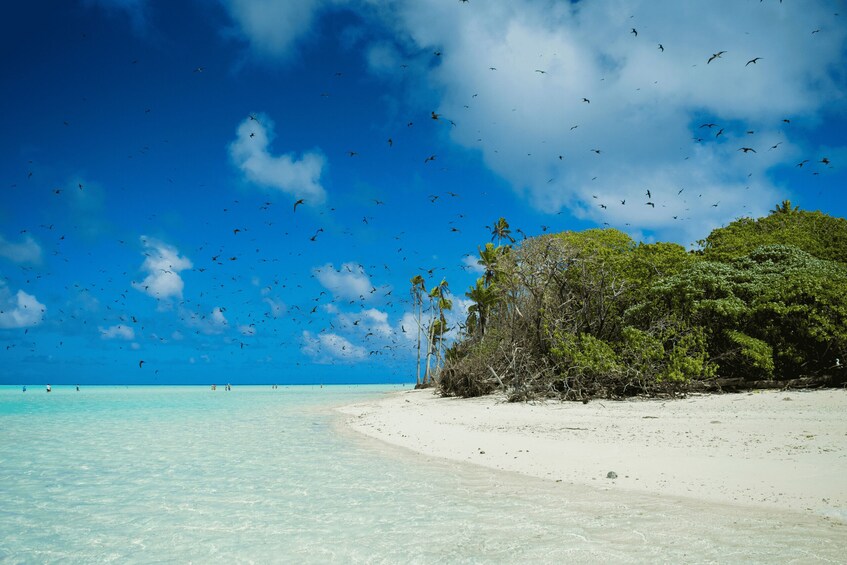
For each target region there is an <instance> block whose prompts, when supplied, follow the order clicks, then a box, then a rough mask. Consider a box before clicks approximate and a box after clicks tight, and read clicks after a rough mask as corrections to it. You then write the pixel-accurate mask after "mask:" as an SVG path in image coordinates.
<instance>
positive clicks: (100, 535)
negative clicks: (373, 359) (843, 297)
mask: <svg viewBox="0 0 847 565" xmlns="http://www.w3.org/2000/svg"><path fill="white" fill-rule="evenodd" d="M223 384H225V383H223ZM402 388H403V387H402V386H398V385H334V386H323V387H321V386H320V385H308V386H291V385H280V386H279V388H276V389H274V388H272V387H271V386H270V385H261V386H233V389H232V390H231V391H226V390H224V387H223V385H222V384H219V385H218V388H217V390H215V391H212V390H210V388H209V387H208V386H205V387H204V386H199V385H189V386H165V385H154V386H147V385H145V386H131V385H119V386H86V387H81V390H80V391H79V392H77V391H76V390H75V387H74V386H73V385H66V386H60V387H56V388H54V390H53V392H51V393H50V394H46V393H45V392H44V389H39V388H29V387H28V390H27V392H26V393H24V392H22V391H21V389H20V388H19V387H12V386H2V387H0V461H2V465H0V531H2V532H3V536H0V561H2V562H4V563H7V562H8V563H27V562H37V563H47V562H58V561H62V562H72V563H88V562H120V563H148V562H161V561H177V562H203V563H210V562H214V563H245V562H296V563H351V562H355V563H364V562H367V563H434V562H435V563H478V562H485V563H514V562H517V561H522V562H529V563H545V562H555V561H561V562H598V561H601V562H618V563H635V562H655V561H666V562H692V561H693V562H703V561H708V562H739V561H743V562H746V563H750V562H762V563H766V562H774V560H776V561H779V562H792V561H793V562H804V561H809V560H812V559H822V560H826V559H832V560H838V559H839V558H840V556H841V555H842V552H843V547H844V544H843V541H842V542H838V541H837V538H836V537H835V533H836V532H834V531H832V532H829V531H821V530H820V529H819V524H818V525H816V523H815V522H814V521H804V520H803V519H802V518H800V517H795V516H788V515H782V514H778V513H773V512H768V511H761V510H757V509H747V508H738V507H729V506H718V505H707V504H698V503H694V502H691V501H685V500H677V499H672V498H664V497H650V496H640V495H632V496H626V497H622V496H621V495H620V494H618V493H613V492H607V491H604V490H602V489H600V488H598V489H589V490H586V489H584V488H576V487H574V486H573V485H567V484H555V483H552V482H551V481H542V480H540V479H531V478H527V477H522V476H516V475H512V474H509V473H503V472H496V471H491V470H487V469H482V468H479V467H474V466H470V465H462V464H455V463H449V462H445V461H441V460H433V459H428V458H426V457H423V456H419V455H414V454H411V453H409V452H407V451H405V450H402V449H399V448H393V447H390V446H387V445H384V444H382V443H380V442H378V441H375V440H372V439H369V438H365V437H363V436H360V435H358V434H356V433H354V432H352V431H350V430H348V429H347V428H345V426H344V418H345V417H344V416H343V415H341V414H339V413H338V412H337V411H335V410H334V409H333V408H334V407H337V406H340V405H344V404H350V403H356V402H362V401H367V400H372V399H374V398H376V397H378V396H380V395H383V394H386V393H390V392H392V391H394V390H399V389H402ZM397 433H402V430H397ZM794 518H797V520H794Z"/></svg>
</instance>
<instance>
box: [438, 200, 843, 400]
mask: <svg viewBox="0 0 847 565" xmlns="http://www.w3.org/2000/svg"><path fill="white" fill-rule="evenodd" d="M498 222H500V224H501V225H504V224H505V225H506V226H508V224H507V223H506V222H505V220H503V219H502V218H501V219H500V220H498ZM479 251H480V260H479V262H480V264H481V265H483V267H484V269H485V274H484V276H482V277H480V279H479V280H478V281H477V283H476V285H475V286H474V287H471V289H469V290H468V292H467V293H466V296H467V297H469V298H470V299H471V300H472V301H473V302H474V304H473V306H471V308H470V309H469V315H468V320H467V323H466V325H465V328H464V335H463V336H462V337H461V338H460V339H459V340H457V341H456V342H455V343H453V345H452V346H451V348H450V349H449V350H448V352H447V354H446V356H445V364H444V366H443V369H442V370H441V371H440V373H439V375H438V384H439V386H440V388H441V390H442V392H443V393H444V394H451V395H463V396H472V395H479V394H486V393H488V392H491V391H493V390H495V389H505V390H507V391H508V392H509V393H510V395H511V397H512V398H513V399H525V398H530V397H536V396H560V397H563V398H569V399H582V400H587V399H589V398H592V397H618V396H624V395H631V394H645V393H646V394H674V393H677V392H685V391H688V390H693V389H698V388H706V387H711V388H715V387H720V386H721V384H722V383H724V384H726V383H730V382H731V383H735V384H736V385H737V384H738V383H739V382H740V383H742V384H744V383H746V384H748V385H749V386H763V383H781V382H782V383H787V382H789V381H791V382H793V381H792V380H796V379H806V382H811V383H839V382H845V381H847V375H845V373H847V371H845V370H844V368H843V367H844V364H845V362H847V264H845V263H844V261H845V258H847V221H845V220H843V219H840V218H832V217H829V216H826V215H824V214H821V213H819V212H804V211H800V210H798V209H796V208H795V207H792V206H791V204H790V202H787V201H786V202H783V203H782V204H780V205H779V206H777V208H776V209H775V210H774V211H773V212H772V213H771V214H770V215H769V216H768V217H766V218H761V219H759V220H738V221H736V222H733V223H732V224H730V225H729V226H727V227H725V228H720V229H717V230H715V231H713V232H712V233H711V234H710V235H709V237H708V238H706V240H704V242H703V248H702V250H699V251H696V252H686V251H685V249H684V248H683V247H681V246H679V245H676V244H673V243H652V244H643V243H635V242H634V241H633V240H632V239H631V238H630V237H629V236H627V235H626V234H624V233H622V232H620V231H618V230H614V229H591V230H586V231H583V232H564V233H560V234H553V235H543V236H540V237H536V238H530V239H527V240H524V241H523V242H522V243H521V244H520V245H519V246H515V247H512V246H511V245H509V244H507V245H497V246H494V245H493V244H492V243H488V244H486V246H485V247H484V248H480V250H479Z"/></svg>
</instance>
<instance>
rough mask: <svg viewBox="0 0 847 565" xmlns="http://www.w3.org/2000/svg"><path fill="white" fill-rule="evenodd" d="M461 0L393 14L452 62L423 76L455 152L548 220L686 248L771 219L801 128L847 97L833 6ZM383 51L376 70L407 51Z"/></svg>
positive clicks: (373, 55)
mask: <svg viewBox="0 0 847 565" xmlns="http://www.w3.org/2000/svg"><path fill="white" fill-rule="evenodd" d="M459 4H460V3H452V4H451V3H445V2H442V1H440V0H420V1H415V2H401V3H396V4H392V5H390V6H384V7H383V8H382V9H381V13H382V14H383V16H384V21H385V22H386V25H387V26H388V27H389V28H390V29H393V31H394V34H393V35H394V39H395V41H396V43H397V44H398V45H400V46H401V47H402V50H403V51H404V52H405V53H431V52H432V50H438V51H440V52H442V55H441V57H439V62H438V64H437V65H434V66H433V65H430V66H429V71H428V72H427V73H426V74H425V75H424V76H425V79H424V80H425V81H426V86H429V87H432V88H434V90H435V91H436V92H438V93H440V102H439V103H438V105H437V106H438V107H437V110H436V111H437V112H438V113H440V114H442V115H444V116H446V117H449V118H450V119H452V120H454V121H455V122H456V127H454V128H451V129H450V130H449V131H450V135H451V137H452V140H453V142H455V143H457V144H459V145H461V146H464V147H468V148H473V149H475V150H478V151H479V152H480V154H481V156H482V159H483V160H484V162H485V163H486V164H487V166H488V167H489V168H490V169H491V170H493V171H495V172H496V173H498V174H499V175H500V176H502V177H503V178H504V179H506V180H507V181H509V183H510V184H511V185H512V187H513V188H514V189H515V191H517V192H518V193H520V194H524V195H526V197H527V199H528V200H529V201H530V202H531V203H532V204H533V205H534V206H535V207H537V208H538V209H540V210H542V211H548V212H556V211H558V210H561V209H563V208H564V209H568V210H570V211H571V212H572V213H574V214H575V215H577V216H579V217H583V218H586V219H590V220H593V221H595V222H597V223H602V222H609V223H610V224H611V225H615V226H617V227H622V228H624V229H628V230H630V231H634V230H637V229H651V230H656V231H657V232H658V233H661V234H662V235H663V237H664V236H669V237H675V238H677V239H684V238H687V237H690V236H692V235H694V234H698V235H700V236H702V235H703V234H704V233H707V232H708V229H709V228H711V227H714V226H715V225H718V224H720V223H723V222H725V221H727V220H728V219H732V218H733V217H734V216H736V215H740V214H744V215H757V214H761V213H765V212H766V211H767V209H768V208H770V207H772V206H773V204H775V202H776V201H778V200H779V199H780V198H782V197H784V196H785V191H784V189H783V188H782V187H780V186H777V185H776V184H775V183H774V181H773V180H771V173H772V171H773V170H774V168H776V167H778V166H785V165H789V166H793V164H794V163H796V162H797V161H795V160H794V159H795V158H797V157H798V155H799V152H800V151H803V150H806V151H808V150H809V148H808V147H806V148H804V147H803V142H804V138H803V137H802V136H803V135H804V134H803V133H802V131H803V130H802V128H798V127H796V126H794V124H795V123H796V122H800V123H805V124H807V125H811V126H813V127H814V126H816V125H817V121H819V120H820V118H821V115H822V112H823V111H824V109H825V108H826V107H827V106H828V105H829V104H830V103H831V102H833V101H837V100H840V99H841V98H840V97H841V96H842V94H841V92H840V89H839V85H838V83H837V80H838V77H839V76H843V75H839V74H838V73H836V72H833V69H834V68H836V66H837V65H838V62H839V61H840V57H841V53H842V50H843V48H844V45H845V38H846V37H847V27H844V26H827V27H826V29H825V30H822V33H817V34H811V33H810V31H811V30H814V29H816V28H821V27H822V25H821V22H826V21H832V14H831V7H830V6H828V5H826V4H814V5H812V4H797V3H794V4H792V3H775V2H773V3H764V4H762V3H752V2H736V1H734V0H724V1H720V2H711V3H709V4H708V5H706V4H700V5H696V6H691V5H688V4H682V3H678V2H673V1H671V0H667V1H655V2H626V1H619V2H581V3H570V2H560V3H554V2H550V1H548V0H537V1H534V0H528V1H524V2H511V3H507V2H484V3H477V4H475V5H474V9H473V10H468V9H466V8H467V5H459ZM633 27H634V28H637V31H638V34H637V35H635V34H633V33H631V31H630V30H631V28H633ZM823 31H825V32H826V33H823ZM774 37H780V38H781V40H780V41H778V42H775V41H773V38H774ZM378 41H379V42H378V43H375V44H374V45H373V46H372V47H371V49H370V51H369V56H368V61H369V62H370V65H371V70H372V71H373V72H375V73H380V72H382V71H383V70H384V67H385V61H386V60H388V61H390V59H391V53H392V50H391V49H389V48H387V47H385V45H384V40H383V39H380V40H378ZM659 44H661V45H662V48H661V49H660V48H659ZM718 50H723V51H725V53H724V54H723V55H722V57H721V58H719V59H715V60H714V61H712V62H711V63H707V61H708V59H709V58H710V57H711V55H712V54H713V53H715V52H717V51H718ZM754 57H760V58H761V59H760V60H758V61H757V62H756V63H755V64H750V65H747V64H746V63H747V61H749V60H751V59H753V58H754ZM491 67H493V68H494V69H496V70H491ZM786 118H791V124H790V125H789V123H787V122H783V119H786ZM705 122H709V123H716V124H718V126H717V127H715V128H713V129H711V128H703V129H700V128H699V126H700V125H702V124H703V123H705ZM721 128H722V129H723V134H722V135H721V136H717V135H716V134H717V132H718V131H719V130H720V129H721ZM748 132H753V133H748ZM698 139H699V141H698ZM778 141H784V143H783V144H782V145H780V146H779V148H778V150H775V151H769V148H770V147H771V146H772V145H774V144H776V143H777V142H778ZM741 147H752V148H754V149H756V153H753V152H746V153H742V152H739V150H740V148H741ZM593 150H597V151H599V152H595V151H593ZM798 160H799V159H798ZM647 189H650V190H651V194H652V195H653V196H652V197H651V198H648V197H647V196H646V190H647ZM682 189H684V192H683V193H679V191H680V190H682ZM701 195H702V196H701ZM595 197H596V198H595ZM648 201H649V202H652V203H653V206H650V205H648V204H646V203H647V202H648ZM716 203H717V204H718V205H717V206H712V205H713V204H716ZM601 204H602V206H601Z"/></svg>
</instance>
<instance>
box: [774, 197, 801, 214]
mask: <svg viewBox="0 0 847 565" xmlns="http://www.w3.org/2000/svg"><path fill="white" fill-rule="evenodd" d="M799 210H800V207H799V206H791V201H790V200H783V201H782V202H781V203H780V204H777V205H776V207H775V208H774V209H773V210H771V214H791V213H793V212H797V211H799Z"/></svg>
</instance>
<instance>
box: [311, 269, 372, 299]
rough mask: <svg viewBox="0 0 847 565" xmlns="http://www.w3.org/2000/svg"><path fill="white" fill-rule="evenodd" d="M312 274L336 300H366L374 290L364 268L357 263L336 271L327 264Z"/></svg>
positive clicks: (314, 270) (313, 270)
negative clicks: (362, 298)
mask: <svg viewBox="0 0 847 565" xmlns="http://www.w3.org/2000/svg"><path fill="white" fill-rule="evenodd" d="M312 274H313V275H315V278H317V279H318V282H320V283H321V284H322V285H323V286H324V288H326V289H327V290H329V291H330V292H332V293H333V295H335V296H336V297H337V298H348V299H358V298H360V297H364V298H365V299H368V297H370V296H371V294H372V293H371V290H373V288H374V287H373V285H372V284H371V278H370V277H369V276H368V274H367V273H366V272H365V269H364V267H362V266H361V265H359V264H358V263H344V264H342V265H341V268H339V269H338V270H336V269H335V267H334V266H333V264H332V263H327V264H326V265H323V266H322V267H317V268H315V269H312Z"/></svg>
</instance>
